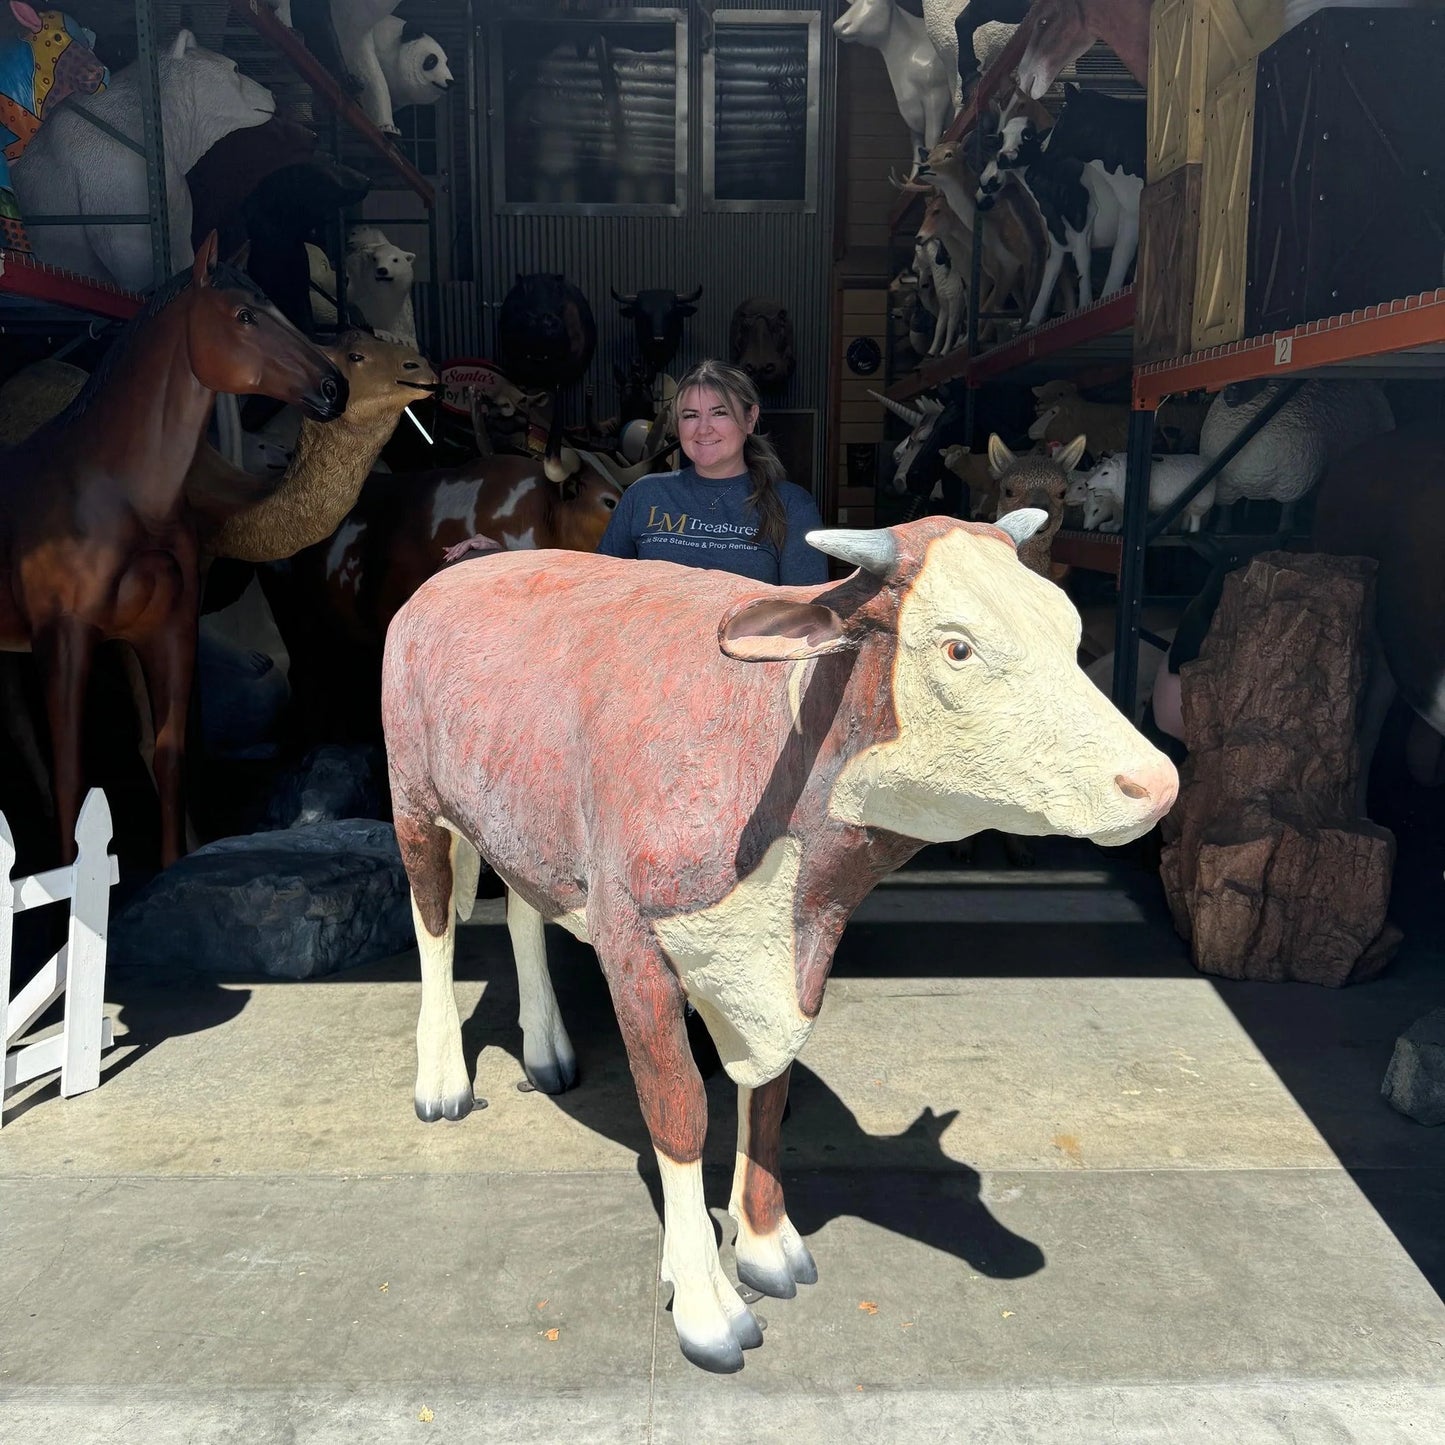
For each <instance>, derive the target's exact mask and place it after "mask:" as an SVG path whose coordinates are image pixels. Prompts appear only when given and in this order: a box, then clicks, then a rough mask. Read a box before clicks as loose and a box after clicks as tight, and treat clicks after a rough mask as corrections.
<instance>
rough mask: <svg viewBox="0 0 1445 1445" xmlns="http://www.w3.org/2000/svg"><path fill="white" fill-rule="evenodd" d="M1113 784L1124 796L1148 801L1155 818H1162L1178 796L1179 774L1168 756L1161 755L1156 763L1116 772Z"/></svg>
mask: <svg viewBox="0 0 1445 1445" xmlns="http://www.w3.org/2000/svg"><path fill="white" fill-rule="evenodd" d="M1114 786H1115V787H1116V788H1118V790H1119V791H1120V792H1121V793H1123V795H1124V796H1125V797H1126V798H1132V799H1134V800H1136V801H1138V802H1146V801H1147V802H1148V803H1149V804H1150V807H1151V810H1152V811H1153V813H1154V816H1155V817H1156V818H1162V817H1163V816H1164V814H1165V813H1167V812H1168V811H1169V810H1170V808H1172V807H1173V806H1174V799H1175V798H1176V797H1178V796H1179V774H1178V773H1177V772H1175V771H1174V764H1173V763H1171V762H1170V761H1169V759H1168V758H1164V757H1161V758H1160V759H1159V761H1158V762H1157V763H1152V764H1150V765H1149V766H1148V767H1146V768H1136V769H1135V770H1134V772H1132V773H1118V774H1116V775H1115V778H1114Z"/></svg>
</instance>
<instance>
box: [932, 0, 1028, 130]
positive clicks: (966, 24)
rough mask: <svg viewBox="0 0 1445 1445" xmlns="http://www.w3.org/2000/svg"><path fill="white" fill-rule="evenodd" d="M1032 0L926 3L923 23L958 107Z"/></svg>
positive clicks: (1026, 11)
mask: <svg viewBox="0 0 1445 1445" xmlns="http://www.w3.org/2000/svg"><path fill="white" fill-rule="evenodd" d="M1028 8H1029V0H923V24H924V28H925V29H926V30H927V32H928V38H929V40H930V42H932V45H933V48H934V49H935V50H936V51H937V52H938V56H939V59H940V60H942V61H943V64H944V68H945V69H946V70H947V71H948V76H949V83H950V84H951V85H952V86H953V99H954V103H955V104H956V105H962V104H963V96H964V91H965V89H966V88H967V87H968V85H969V84H970V83H971V82H972V81H973V80H975V79H977V77H978V76H979V75H980V74H981V73H982V71H983V70H987V69H988V66H989V64H990V62H991V60H992V58H993V57H994V56H995V55H996V54H997V53H998V52H999V51H1001V50H1002V49H1003V47H1004V46H1005V45H1007V44H1008V42H1009V40H1011V39H1012V38H1013V33H1014V30H1015V29H1016V28H1017V27H1018V24H1019V22H1020V21H1021V20H1022V19H1023V18H1024V16H1025V15H1026V14H1027V13H1028Z"/></svg>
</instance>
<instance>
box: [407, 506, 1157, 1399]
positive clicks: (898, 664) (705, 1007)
mask: <svg viewBox="0 0 1445 1445" xmlns="http://www.w3.org/2000/svg"><path fill="white" fill-rule="evenodd" d="M1040 520H1041V518H1039V517H1038V515H1037V514H1036V513H1031V512H1027V511H1025V512H1018V513H1014V514H1012V515H1011V516H1009V517H1005V518H1004V519H1003V522H1002V524H1001V525H999V526H993V525H982V524H977V523H968V522H959V521H954V520H951V519H944V518H928V519H925V520H922V521H918V522H914V523H911V524H909V525H906V526H900V527H895V528H891V529H886V530H880V531H876V532H849V531H830V530H822V531H816V532H812V533H810V534H809V541H810V542H811V543H812V544H813V545H814V546H815V547H817V548H818V549H819V550H821V551H823V552H826V553H827V554H828V555H830V556H833V557H836V558H838V559H840V560H841V561H843V562H844V563H846V564H848V565H850V566H852V567H853V568H855V569H856V570H854V571H853V572H851V573H850V574H849V575H848V576H847V577H845V578H844V579H843V580H842V581H839V582H835V583H823V584H819V585H814V586H808V587H784V588H778V587H771V586H767V585H765V584H759V583H756V582H752V581H749V580H747V579H745V578H741V577H737V576H733V575H731V574H728V573H725V572H708V571H701V572H700V571H694V570H689V571H687V572H685V573H684V572H683V570H682V569H679V568H676V567H673V566H670V565H667V564H656V563H648V562H639V561H622V560H612V559H607V558H574V557H568V556H566V555H553V556H550V557H547V556H541V555H536V554H534V555H531V556H519V555H516V554H511V555H505V556H497V557H488V558H483V559H480V560H477V561H472V562H466V563H463V564H462V565H460V566H457V567H453V568H451V569H449V570H447V571H445V572H443V573H442V574H440V575H439V576H437V577H435V578H433V579H432V580H431V581H430V582H428V583H427V584H426V586H425V587H423V588H422V589H421V590H420V591H419V592H418V593H417V594H416V595H415V596H414V597H413V598H412V599H411V601H410V602H409V603H408V604H407V606H406V607H405V608H403V609H402V611H401V612H400V613H399V614H398V616H397V617H396V619H395V620H394V621H393V623H392V627H391V631H390V633H389V635H388V638H387V651H386V661H385V671H384V678H383V689H384V691H383V709H384V714H385V726H386V740H387V752H388V763H389V768H390V776H391V789H392V803H393V810H394V814H395V819H396V831H397V839H398V842H399V844H400V847H401V852H402V859H403V862H404V863H405V865H406V869H407V873H408V877H409V879H410V882H411V887H412V898H413V906H414V916H415V922H416V933H417V942H418V946H419V949H420V953H421V960H422V964H421V967H422V1004H421V1014H420V1019H419V1023H418V1029H417V1052H418V1059H417V1080H416V1089H415V1107H416V1111H417V1113H418V1115H419V1116H420V1117H421V1118H422V1119H424V1120H429V1121H430V1120H438V1119H442V1118H447V1119H460V1118H462V1117H463V1116H464V1115H466V1114H467V1113H468V1112H470V1110H471V1109H472V1108H473V1107H474V1100H473V1092H472V1080H471V1077H470V1073H469V1070H468V1068H467V1064H466V1059H465V1055H464V1053H463V1048H462V1038H461V1030H460V1026H459V1024H458V1022H457V1013H456V1006H455V1001H454V999H453V997H452V993H453V984H452V966H453V955H454V948H455V941H456V919H457V917H458V916H461V917H465V916H466V915H467V913H468V912H469V911H470V909H471V907H472V899H473V895H474V893H475V891H476V883H477V877H478V873H479V865H480V861H481V860H485V861H486V862H487V863H489V864H490V865H491V866H492V867H493V868H494V869H495V870H496V872H497V874H498V875H499V876H500V877H501V878H502V879H503V880H504V881H505V882H506V884H507V888H508V901H507V913H508V926H509V931H510V934H511V937H512V941H513V951H514V953H515V955H516V963H517V967H518V978H519V986H520V989H521V998H522V1005H521V1017H522V1021H523V1033H524V1039H523V1057H524V1061H525V1066H526V1070H527V1074H528V1077H529V1079H530V1080H531V1081H532V1083H533V1084H534V1086H535V1087H537V1088H539V1089H543V1090H548V1091H557V1090H560V1089H564V1088H567V1087H569V1086H570V1085H571V1084H572V1083H573V1082H574V1080H575V1077H576V1068H575V1052H574V1049H573V1045H572V1041H571V1039H570V1037H569V1036H568V1033H567V1030H566V1028H565V1026H564V1024H563V1021H562V1018H561V1015H560V1012H559V1010H558V1008H557V1006H556V998H555V995H554V993H553V988H552V984H551V980H550V978H549V975H548V969H547V960H546V943H545V935H544V924H545V923H547V922H557V923H559V924H560V925H562V926H563V927H564V928H566V929H567V930H568V931H570V932H571V933H573V934H574V935H575V936H576V937H578V938H579V939H582V940H584V941H586V942H588V943H590V944H591V945H592V946H593V947H594V948H595V949H596V951H597V956H598V959H599V961H600V964H601V967H602V970H603V973H604V976H605V977H606V979H607V982H608V986H609V988H610V990H611V992H612V997H613V1002H614V1004H615V1007H616V1011H617V1016H618V1023H619V1025H620V1027H621V1030H622V1036H623V1040H624V1042H625V1045H626V1048H627V1052H628V1059H629V1062H630V1064H631V1067H632V1072H633V1075H634V1078H635V1081H636V1084H637V1092H638V1098H639V1102H640V1104H641V1107H642V1112H643V1116H644V1119H645V1122H646V1124H647V1128H648V1131H649V1133H650V1135H651V1138H652V1143H653V1147H654V1150H655V1151H656V1155H657V1161H658V1167H659V1170H660V1173H661V1179H662V1192H663V1202H664V1215H665V1219H664V1237H663V1243H662V1249H661V1272H662V1277H663V1279H664V1280H665V1281H667V1282H669V1283H671V1285H672V1286H673V1305H672V1318H673V1323H674V1326H675V1327H676V1330H677V1336H678V1343H679V1345H680V1347H681V1349H682V1352H683V1354H684V1355H685V1356H686V1358H688V1359H689V1360H690V1361H692V1362H693V1363H695V1364H697V1365H699V1366H701V1367H702V1368H705V1369H708V1370H714V1371H736V1370H739V1369H741V1368H742V1365H743V1352H744V1350H747V1349H752V1348H756V1347H757V1346H759V1345H761V1344H762V1341H763V1335H762V1332H761V1328H760V1325H759V1322H758V1320H757V1318H756V1316H755V1315H754V1314H753V1313H752V1311H751V1310H750V1309H749V1308H748V1306H747V1305H746V1304H745V1303H744V1302H743V1300H742V1299H741V1298H740V1297H739V1294H738V1292H737V1290H736V1289H735V1288H734V1287H733V1285H732V1284H731V1283H730V1282H729V1280H728V1278H727V1277H726V1276H725V1274H724V1272H723V1269H722V1266H721V1264H720V1263H719V1259H718V1249H717V1242H716V1237H715V1233H714V1225H713V1222H712V1219H711V1217H710V1216H709V1214H708V1210H707V1203H706V1199H705V1196H704V1176H703V1168H702V1155H703V1151H704V1144H705V1140H706V1133H707V1100H706V1095H705V1092H704V1089H703V1084H702V1080H701V1078H700V1076H699V1073H698V1070H697V1066H696V1064H695V1063H694V1062H693V1058H692V1053H691V1050H690V1047H689V1043H688V1035H687V1029H686V1025H685V1022H684V1006H685V1004H686V1003H691V1004H692V1005H693V1007H694V1008H696V1010H697V1011H698V1013H699V1014H700V1015H701V1016H702V1019H703V1021H704V1022H705V1024H706V1025H707V1028H708V1031H709V1033H710V1034H711V1036H712V1038H713V1040H714V1042H715V1043H716V1045H717V1050H718V1053H719V1055H720V1057H721V1059H722V1062H723V1066H724V1068H725V1069H726V1070H727V1073H728V1075H729V1076H730V1077H731V1079H732V1080H733V1081H734V1082H735V1083H736V1085H737V1087H738V1109H737V1117H738V1147H737V1155H736V1157H737V1166H736V1171H735V1173H734V1177H733V1187H732V1197H731V1204H730V1212H731V1214H732V1215H733V1217H734V1219H735V1220H736V1221H737V1224H738V1237H737V1243H736V1247H735V1257H736V1260H737V1266H738V1276H739V1278H740V1280H741V1281H742V1283H743V1285H745V1286H748V1287H750V1288H752V1289H755V1290H759V1291H761V1292H764V1293H767V1294H769V1295H772V1296H775V1297H779V1298H788V1297H791V1296H793V1295H795V1294H796V1292H797V1290H798V1287H799V1286H800V1285H807V1284H811V1283H813V1282H814V1281H815V1280H816V1278H817V1274H818V1271H817V1266H816V1265H815V1263H814V1260H813V1256H812V1254H811V1252H810V1250H809V1248H808V1246H807V1244H806V1243H805V1242H804V1241H803V1239H802V1237H801V1235H800V1233H799V1231H798V1229H797V1228H796V1227H795V1225H794V1224H793V1223H792V1222H791V1220H790V1219H789V1215H788V1209H787V1204H786V1201H785V1199H784V1193H783V1186H782V1183H781V1143H780V1139H779V1127H780V1124H781V1120H782V1117H783V1112H784V1107H785V1104H786V1101H787V1092H788V1079H789V1072H790V1069H791V1065H792V1061H793V1059H794V1057H795V1056H796V1055H797V1053H798V1051H799V1049H800V1048H802V1047H803V1045H804V1044H805V1042H806V1040H807V1039H808V1037H809V1035H810V1033H811V1032H812V1029H813V1026H814V1023H815V1021H816V1020H817V1018H818V1014H819V1010H820V1008H821V1006H822V1002H823V995H824V991H825V988H826V984H827V978H828V973H829V970H830V967H831V963H832V958H833V952H834V949H835V948H836V946H837V943H838V939H839V937H840V935H841V933H842V931H843V928H844V926H845V925H846V923H847V921H848V918H849V916H850V915H851V914H852V912H853V910H854V909H855V908H856V907H857V906H858V904H859V902H860V901H861V900H862V899H863V898H864V897H865V896H866V895H867V894H868V892H869V891H870V890H871V889H872V888H873V887H874V885H875V884H877V883H878V882H879V881H880V879H881V878H883V877H884V876H885V875H886V874H888V873H889V872H891V871H892V870H893V869H895V868H897V867H899V866H900V865H901V864H902V863H903V862H905V861H906V860H907V859H908V858H909V857H911V856H912V855H913V854H914V853H915V852H916V851H917V850H918V849H919V848H921V847H922V846H924V845H925V844H927V843H932V842H944V841H951V840H954V839H957V838H962V837H966V836H968V835H970V834H973V833H975V832H977V831H978V830H979V829H982V828H986V827H990V826H1002V827H1007V828H1010V829H1014V830H1016V831H1019V832H1026V833H1033V834H1044V833H1063V834H1067V835H1070V836H1074V837H1088V838H1092V839H1094V840H1095V841H1097V842H1100V843H1103V844H1106V845H1117V844H1122V843H1125V842H1128V841H1129V840H1131V839H1133V838H1136V837H1138V836H1140V835H1141V834H1142V833H1144V832H1146V831H1147V830H1148V829H1149V828H1151V827H1152V826H1153V825H1154V823H1155V822H1156V821H1157V820H1158V819H1159V818H1160V817H1161V816H1162V815H1163V814H1164V813H1165V812H1166V811H1167V810H1168V808H1169V807H1170V805H1171V804H1172V802H1173V799H1174V796H1175V793H1176V790H1177V777H1176V775H1175V772H1174V768H1173V766H1172V765H1171V764H1170V763H1169V762H1168V760H1167V759H1166V758H1164V756H1163V755H1162V754H1160V753H1159V752H1157V751H1156V750H1155V749H1154V748H1153V747H1152V746H1150V745H1149V744H1148V743H1147V742H1146V741H1145V740H1144V739H1143V738H1142V737H1140V735H1139V734H1138V733H1137V732H1135V731H1134V729H1133V728H1132V727H1131V726H1130V725H1129V724H1128V723H1127V722H1126V721H1125V720H1124V719H1123V718H1122V717H1121V716H1120V715H1119V714H1118V713H1117V712H1116V711H1115V710H1114V709H1113V707H1112V706H1111V705H1110V704H1109V702H1108V700H1107V699H1106V698H1105V697H1104V696H1103V695H1102V694H1101V693H1100V692H1099V691H1098V690H1097V689H1096V688H1095V687H1094V686H1093V685H1092V684H1091V683H1090V682H1089V681H1088V679H1087V678H1085V677H1084V675H1083V674H1082V673H1081V672H1080V671H1079V669H1078V666H1077V663H1076V661H1075V647H1076V643H1077V638H1078V629H1079V618H1078V615H1077V613H1076V612H1075V611H1074V608H1073V606H1072V605H1071V604H1070V602H1069V600H1068V598H1067V597H1066V596H1065V595H1064V594H1063V592H1062V591H1060V590H1059V589H1058V588H1056V587H1053V586H1052V585H1050V584H1049V583H1047V582H1045V581H1043V580H1042V579H1041V578H1039V577H1037V576H1035V575H1034V574H1033V573H1032V572H1030V571H1029V570H1028V569H1027V568H1025V567H1023V566H1021V565H1020V563H1019V560H1018V556H1017V553H1016V551H1015V548H1016V546H1017V545H1018V544H1019V543H1021V542H1023V541H1026V540H1027V539H1028V537H1029V535H1030V534H1031V533H1032V531H1033V528H1034V527H1035V526H1036V525H1037V523H1038V522H1039V521H1040ZM599 617H601V618H606V617H612V618H619V617H620V618H626V619H628V623H627V625H626V626H625V627H621V628H614V629H610V630H609V629H607V628H599V627H598V625H597V619H598V618H599ZM579 637H586V638H587V639H588V645H587V646H585V647H582V648H579V647H578V645H577V639H578V638H579ZM700 719H702V720H705V721H704V722H703V723H702V724H701V725H700V723H699V720H700ZM740 719H741V720H744V721H743V723H742V725H739V722H738V720H740ZM619 739H624V740H626V746H624V747H619V746H618V745H617V742H618V740H619ZM659 758H666V759H667V760H668V765H667V766H666V767H658V766H657V759H659ZM579 798H584V799H586V800H587V802H586V805H585V806H582V807H579V806H578V800H579Z"/></svg>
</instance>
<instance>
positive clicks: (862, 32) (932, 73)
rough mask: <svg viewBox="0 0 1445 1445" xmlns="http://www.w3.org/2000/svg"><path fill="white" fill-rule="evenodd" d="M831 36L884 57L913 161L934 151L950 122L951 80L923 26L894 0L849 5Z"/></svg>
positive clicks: (854, 0) (856, 0) (855, 1)
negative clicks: (907, 135) (909, 137)
mask: <svg viewBox="0 0 1445 1445" xmlns="http://www.w3.org/2000/svg"><path fill="white" fill-rule="evenodd" d="M833 33H834V34H835V35H836V36H837V37H838V39H839V40H844V41H849V42H852V43H854V44H857V45H867V46H869V47H870V48H871V49H873V50H877V51H878V52H879V53H880V54H881V55H882V56H883V63H884V65H886V66H887V67H888V81H889V84H891V85H892V87H893V98H894V100H895V101H897V103H898V113H899V115H901V116H902V117H903V123H904V125H906V126H907V127H908V133H909V135H910V136H911V137H912V140H913V159H914V160H916V159H917V158H918V157H919V156H920V155H921V154H922V153H923V152H924V151H926V150H929V149H931V148H932V147H933V146H936V145H937V144H938V142H939V139H940V137H941V136H942V135H943V132H944V130H945V128H946V127H947V125H948V123H949V121H950V120H952V119H953V81H952V79H951V77H950V73H949V69H948V67H947V66H946V65H945V64H944V63H943V61H942V59H941V58H940V57H939V54H938V51H937V50H935V49H934V47H933V43H932V42H931V41H930V40H929V38H928V33H927V31H926V30H925V29H924V25H923V21H921V20H920V19H919V18H918V17H917V16H916V15H911V14H909V12H908V11H907V10H905V9H904V8H903V7H902V6H901V5H898V4H895V3H894V0H851V3H850V4H849V6H848V8H847V10H845V11H844V12H843V14H841V15H840V16H839V17H838V18H837V19H836V20H835V21H834V22H833Z"/></svg>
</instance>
